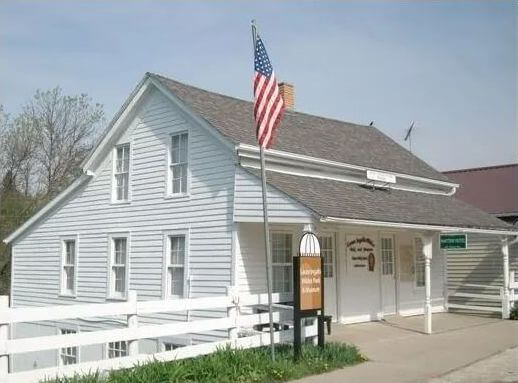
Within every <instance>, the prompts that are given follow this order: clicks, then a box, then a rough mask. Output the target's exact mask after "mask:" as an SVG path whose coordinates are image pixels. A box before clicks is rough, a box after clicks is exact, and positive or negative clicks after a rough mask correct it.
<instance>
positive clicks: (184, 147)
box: [169, 132, 189, 195]
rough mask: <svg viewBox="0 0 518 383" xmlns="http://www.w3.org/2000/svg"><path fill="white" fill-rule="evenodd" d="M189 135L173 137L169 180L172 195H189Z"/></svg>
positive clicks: (182, 134)
mask: <svg viewBox="0 0 518 383" xmlns="http://www.w3.org/2000/svg"><path fill="white" fill-rule="evenodd" d="M188 138H189V136H188V133H186V132H184V133H179V134H174V135H172V136H171V149H170V156H169V158H170V162H169V178H170V182H171V184H170V186H169V187H170V194H172V195H181V194H187V178H188V177H187V173H188V171H189V162H188V161H189V160H188V155H189V153H188V146H189V145H188V142H189V139H188Z"/></svg>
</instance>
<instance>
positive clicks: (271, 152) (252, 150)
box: [236, 144, 459, 188]
mask: <svg viewBox="0 0 518 383" xmlns="http://www.w3.org/2000/svg"><path fill="white" fill-rule="evenodd" d="M236 151H238V153H239V156H240V157H241V156H242V157H248V158H252V159H256V158H258V157H257V156H258V154H259V147H257V146H252V145H248V144H239V145H238V146H236ZM265 156H266V159H267V160H268V159H270V160H271V159H273V158H275V157H277V158H283V159H294V160H297V161H300V162H301V163H313V164H320V165H326V166H329V167H335V168H341V169H350V170H357V171H362V172H366V171H367V170H373V171H379V172H383V173H388V174H391V175H394V176H396V177H397V178H404V179H408V180H413V181H419V182H425V183H430V184H435V185H440V186H446V187H450V188H458V187H459V184H456V183H453V182H447V181H440V180H435V179H432V178H426V177H420V176H413V175H410V174H404V173H397V172H391V171H387V170H383V169H375V168H369V167H366V166H360V165H353V164H349V163H342V162H336V161H330V160H325V159H321V158H316V157H310V156H306V155H303V154H297V153H290V152H285V151H282V150H275V149H268V150H266V151H265Z"/></svg>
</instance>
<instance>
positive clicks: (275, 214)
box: [234, 167, 314, 223]
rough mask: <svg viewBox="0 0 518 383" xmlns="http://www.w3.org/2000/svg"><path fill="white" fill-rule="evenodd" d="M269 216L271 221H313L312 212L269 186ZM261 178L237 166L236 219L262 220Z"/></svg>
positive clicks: (244, 220)
mask: <svg viewBox="0 0 518 383" xmlns="http://www.w3.org/2000/svg"><path fill="white" fill-rule="evenodd" d="M268 216H269V220H270V222H273V223H275V222H278V223H300V222H311V221H312V220H313V218H314V216H313V214H312V212H310V211H309V210H308V209H306V208H305V207H304V206H302V205H301V204H300V203H298V202H297V201H295V200H293V199H292V198H290V197H289V196H287V195H286V194H284V193H282V192H280V191H279V190H277V189H275V188H273V187H272V186H268ZM262 219H263V204H262V186H261V180H260V179H259V178H258V177H256V176H254V175H253V174H251V173H249V172H247V171H246V170H244V169H243V168H241V167H237V168H236V175H235V198H234V221H235V222H262Z"/></svg>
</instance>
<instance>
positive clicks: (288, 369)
mask: <svg viewBox="0 0 518 383" xmlns="http://www.w3.org/2000/svg"><path fill="white" fill-rule="evenodd" d="M275 351H276V354H275V355H276V359H275V362H272V361H271V360H270V349H269V348H268V347H259V348H254V349H247V350H240V349H238V350H236V349H231V348H225V349H220V350H218V351H216V352H214V353H212V354H210V355H205V356H200V357H197V358H192V359H184V360H177V361H171V362H158V361H156V362H152V363H148V364H143V365H139V366H136V367H134V368H130V369H125V370H118V371H113V372H111V373H110V374H109V375H108V376H102V375H99V374H92V375H88V376H82V377H79V376H76V377H73V378H63V379H56V380H53V381H51V382H48V383H130V382H131V383H164V382H168V383H174V382H186V383H187V382H188V383H194V382H196V383H218V382H233V383H245V382H247V383H248V382H251V383H254V382H255V383H263V382H265V383H266V382H268V383H270V382H285V381H287V380H292V379H297V378H301V377H303V376H307V375H313V374H319V373H323V372H327V371H331V370H334V369H337V368H342V367H345V366H348V365H353V364H356V363H360V362H363V361H364V360H365V358H364V357H363V356H362V355H361V354H360V353H359V352H358V350H357V348H356V347H355V346H351V345H347V344H343V343H327V344H326V345H325V347H324V348H323V349H321V348H319V347H316V346H313V345H310V344H306V345H304V346H303V348H302V356H301V358H300V359H299V360H298V361H297V362H294V360H293V347H292V346H291V345H278V346H276V348H275Z"/></svg>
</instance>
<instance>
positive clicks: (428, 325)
mask: <svg viewBox="0 0 518 383" xmlns="http://www.w3.org/2000/svg"><path fill="white" fill-rule="evenodd" d="M422 240H423V255H424V285H425V300H424V332H425V333H426V334H431V333H432V284H431V282H432V281H431V277H430V268H431V261H432V254H433V235H432V234H426V235H423V236H422Z"/></svg>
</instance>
